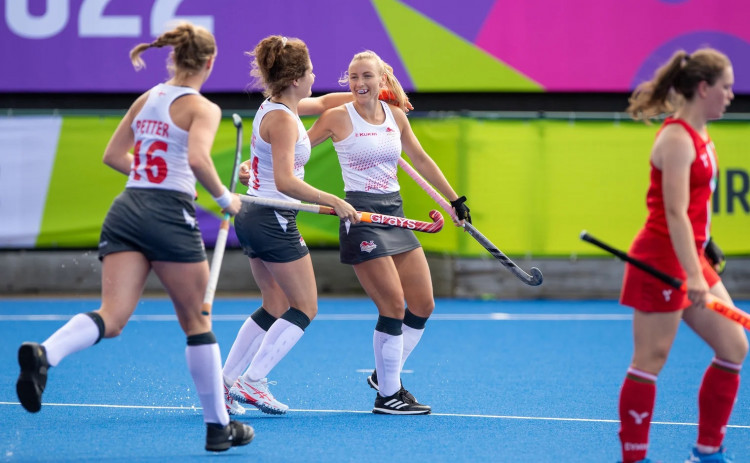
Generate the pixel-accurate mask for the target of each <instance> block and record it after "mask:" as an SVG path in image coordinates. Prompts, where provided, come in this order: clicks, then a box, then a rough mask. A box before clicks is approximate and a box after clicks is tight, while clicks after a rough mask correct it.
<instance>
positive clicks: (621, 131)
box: [37, 116, 750, 257]
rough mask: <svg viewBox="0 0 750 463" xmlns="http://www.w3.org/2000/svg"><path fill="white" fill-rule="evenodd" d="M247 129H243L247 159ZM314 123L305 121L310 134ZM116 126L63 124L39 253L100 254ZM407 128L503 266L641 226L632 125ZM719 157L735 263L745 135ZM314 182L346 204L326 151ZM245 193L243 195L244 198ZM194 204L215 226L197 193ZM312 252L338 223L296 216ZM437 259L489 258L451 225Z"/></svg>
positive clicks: (75, 120) (741, 248) (721, 217)
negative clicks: (461, 198) (583, 236)
mask: <svg viewBox="0 0 750 463" xmlns="http://www.w3.org/2000/svg"><path fill="white" fill-rule="evenodd" d="M250 120H251V119H250V118H246V119H245V127H246V129H245V131H244V141H245V143H244V146H243V153H244V157H245V158H247V156H248V153H249V148H248V143H249V140H250V130H249V128H250ZM313 120H314V119H310V118H308V119H305V123H306V124H307V125H308V126H309V124H311V123H312V122H313ZM118 121H119V118H117V117H82V116H66V117H64V119H63V125H62V133H61V135H60V141H59V147H58V152H57V157H56V159H55V164H54V166H53V170H52V176H51V179H50V185H49V189H48V197H47V203H46V207H45V209H44V214H43V218H42V224H41V231H40V234H39V236H38V239H37V247H39V248H58V247H61V248H95V247H96V245H97V240H98V237H99V229H100V227H101V223H102V220H103V218H104V215H105V213H106V211H107V209H108V207H109V205H110V203H111V202H112V199H113V198H114V197H115V196H116V195H117V194H118V193H119V192H120V191H121V190H122V188H123V187H124V184H125V180H126V179H125V177H124V176H123V175H122V174H119V173H117V172H115V171H113V170H112V169H110V168H108V167H107V166H105V165H104V164H102V162H101V156H102V154H103V151H104V147H105V146H106V144H107V141H108V139H109V136H110V135H111V133H112V132H113V131H114V129H115V127H116V125H117V123H118ZM411 124H412V127H413V129H414V132H415V133H416V135H417V137H418V138H419V140H420V142H421V143H422V146H423V147H424V148H425V150H426V151H427V152H428V153H429V154H430V155H431V156H432V157H433V158H434V159H435V161H436V162H437V163H438V165H440V167H441V168H442V170H443V172H444V173H445V174H446V177H448V179H449V181H450V182H451V183H452V184H453V186H454V188H455V189H456V190H457V192H458V193H459V194H465V195H466V196H467V197H468V202H467V204H468V205H469V207H471V214H472V217H473V220H474V225H475V226H476V227H477V228H478V229H479V230H481V231H482V233H483V234H485V235H486V236H487V237H488V238H489V239H490V240H492V241H493V242H494V243H495V244H496V245H497V246H498V247H500V248H501V249H502V250H503V251H504V252H505V253H506V254H510V255H531V256H535V257H543V256H570V255H600V253H599V252H598V251H597V250H596V249H595V248H593V247H591V246H590V245H586V244H585V243H583V242H581V241H580V240H579V239H578V234H579V233H580V232H581V230H583V229H586V230H588V231H590V232H591V233H592V234H594V235H596V236H599V237H601V238H602V239H604V240H606V241H609V242H611V243H612V244H613V245H616V246H620V247H627V246H628V245H629V243H630V240H631V239H632V237H633V236H634V235H635V233H636V232H637V230H638V229H639V227H640V226H641V225H642V224H643V221H644V220H645V214H646V209H645V194H646V187H647V184H648V183H647V182H648V174H649V164H648V156H649V151H650V148H651V143H652V141H653V137H654V135H655V133H656V131H657V130H658V126H657V125H653V126H646V125H643V124H636V123H633V122H630V121H623V122H618V121H567V120H548V119H532V120H492V119H482V118H478V119H475V118H469V117H448V118H416V117H412V119H411ZM710 133H711V136H712V138H713V140H714V142H715V144H716V148H717V152H718V154H719V164H720V178H719V187H718V192H717V195H716V198H715V199H716V200H715V201H714V206H715V208H714V209H715V210H714V227H713V234H714V236H715V238H716V240H717V242H718V243H720V245H721V246H722V248H723V249H724V251H725V252H726V253H728V254H733V255H739V254H750V241H748V240H747V239H746V236H747V234H748V231H750V207H749V206H748V203H750V181H749V180H748V178H749V176H748V172H750V156H748V148H747V145H748V142H747V141H748V140H750V126H749V125H748V124H747V123H740V122H731V121H722V122H716V123H713V124H712V125H711V127H710ZM235 136H236V135H235V130H234V127H233V126H232V124H231V121H230V120H229V119H226V120H224V121H222V124H221V126H220V129H219V132H218V135H217V138H216V142H215V144H214V162H215V164H216V166H217V168H218V170H219V172H220V174H221V176H222V179H223V180H224V182H225V183H226V184H229V175H230V173H231V170H232V162H233V158H234V150H235V147H234V143H235ZM306 171H307V174H306V179H307V181H309V182H310V183H311V184H313V185H315V186H317V187H320V188H322V189H324V190H326V191H330V192H332V193H334V194H338V195H340V196H343V181H342V178H341V171H340V169H339V166H338V159H337V157H336V153H335V151H334V150H333V147H332V145H331V143H330V141H329V142H326V143H324V144H322V145H321V146H319V147H316V148H315V149H314V150H313V156H312V158H311V160H310V163H309V164H308V165H307V169H306ZM399 178H400V180H401V185H402V195H403V196H404V203H405V211H406V215H407V216H409V217H412V218H415V219H420V220H429V218H428V212H429V211H430V209H438V206H437V205H436V204H435V203H434V202H433V201H432V200H431V199H430V198H429V197H428V196H427V194H426V193H424V192H423V191H422V190H421V189H420V188H419V187H418V186H417V185H416V184H415V183H414V181H412V180H411V179H410V178H409V177H408V176H407V175H406V174H404V173H403V172H400V174H399ZM242 189H243V188H242V187H241V188H238V191H241V190H242ZM198 195H199V198H198V203H199V204H200V205H201V206H202V207H204V208H205V209H208V210H211V211H213V212H214V213H216V215H217V217H218V215H219V213H218V212H219V211H218V208H217V207H216V205H215V204H214V203H213V201H212V200H211V198H210V195H209V194H208V193H207V192H205V190H203V189H202V188H200V187H199V193H198ZM299 222H300V228H301V230H302V232H303V236H304V237H305V240H306V242H307V244H308V245H309V246H311V247H336V246H337V243H338V222H337V221H336V219H335V218H334V217H327V216H317V215H313V214H307V213H300V215H299ZM419 237H420V241H421V242H422V244H423V245H424V247H425V249H426V250H427V251H430V252H438V253H451V254H460V255H480V254H483V252H484V251H483V248H481V247H480V246H479V245H478V244H476V243H475V242H474V241H473V240H472V239H471V238H470V237H468V236H463V234H462V232H461V231H460V230H459V229H457V228H455V227H453V226H451V225H450V223H448V221H447V223H446V227H445V228H444V229H443V231H441V232H440V233H437V234H434V235H428V234H420V235H419Z"/></svg>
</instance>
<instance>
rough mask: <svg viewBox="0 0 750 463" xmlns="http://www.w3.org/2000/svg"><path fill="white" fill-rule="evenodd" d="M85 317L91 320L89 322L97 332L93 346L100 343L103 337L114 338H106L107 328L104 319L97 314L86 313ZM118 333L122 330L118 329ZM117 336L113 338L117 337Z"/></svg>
mask: <svg viewBox="0 0 750 463" xmlns="http://www.w3.org/2000/svg"><path fill="white" fill-rule="evenodd" d="M86 316H88V317H89V318H91V320H92V321H93V322H94V324H95V325H96V328H97V329H98V330H99V336H98V337H97V338H96V342H94V344H96V343H98V342H99V341H101V340H102V338H104V337H107V338H111V337H114V336H107V327H106V326H105V324H104V319H103V318H102V316H101V315H100V314H99V312H87V313H86ZM120 331H122V329H120ZM117 334H120V332H118V333H117ZM117 334H116V335H115V336H117Z"/></svg>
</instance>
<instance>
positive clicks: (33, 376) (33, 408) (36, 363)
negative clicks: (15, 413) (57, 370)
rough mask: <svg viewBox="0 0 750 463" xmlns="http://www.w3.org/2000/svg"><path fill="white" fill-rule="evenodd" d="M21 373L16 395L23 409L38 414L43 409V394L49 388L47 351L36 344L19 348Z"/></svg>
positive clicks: (17, 382) (28, 344)
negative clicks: (46, 387)
mask: <svg viewBox="0 0 750 463" xmlns="http://www.w3.org/2000/svg"><path fill="white" fill-rule="evenodd" d="M18 364H19V365H20V366H21V373H20V374H19V375H18V381H16V394H18V400H19V401H20V402H21V405H23V408H25V409H26V410H28V411H30V412H31V413H36V412H38V411H39V410H41V409H42V392H44V388H45V386H47V370H48V369H49V363H48V362H47V351H46V350H45V349H44V346H42V345H41V344H37V343H35V342H25V343H23V344H21V347H19V348H18Z"/></svg>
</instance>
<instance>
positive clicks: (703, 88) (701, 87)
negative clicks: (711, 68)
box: [695, 80, 709, 98]
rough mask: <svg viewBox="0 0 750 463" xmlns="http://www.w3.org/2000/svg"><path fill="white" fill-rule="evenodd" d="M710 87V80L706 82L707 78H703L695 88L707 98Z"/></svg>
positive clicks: (701, 95)
mask: <svg viewBox="0 0 750 463" xmlns="http://www.w3.org/2000/svg"><path fill="white" fill-rule="evenodd" d="M708 87H709V85H708V82H706V81H705V80H701V81H700V82H698V87H697V88H696V89H695V90H696V93H698V95H699V96H700V97H701V98H705V97H706V95H708Z"/></svg>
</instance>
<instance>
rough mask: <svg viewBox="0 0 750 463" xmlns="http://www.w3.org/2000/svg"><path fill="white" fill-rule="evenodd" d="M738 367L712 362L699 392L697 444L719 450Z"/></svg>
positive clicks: (733, 393)
mask: <svg viewBox="0 0 750 463" xmlns="http://www.w3.org/2000/svg"><path fill="white" fill-rule="evenodd" d="M739 367H740V365H735V364H732V363H729V362H725V361H722V360H718V359H714V361H713V363H711V365H709V367H708V369H706V373H705V374H704V375H703V383H701V389H700V392H699V393H698V444H699V445H707V446H711V447H718V446H720V445H721V441H722V440H724V433H725V432H726V426H727V423H728V422H729V415H730V414H731V413H732V407H734V402H735V400H736V399H737V390H738V389H739V387H740V371H739Z"/></svg>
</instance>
